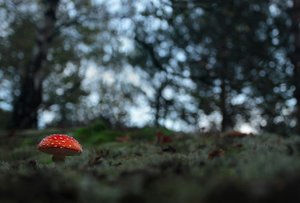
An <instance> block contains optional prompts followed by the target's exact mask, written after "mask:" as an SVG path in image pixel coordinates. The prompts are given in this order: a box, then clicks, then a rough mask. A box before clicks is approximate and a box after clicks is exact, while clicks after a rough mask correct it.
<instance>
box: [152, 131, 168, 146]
mask: <svg viewBox="0 0 300 203" xmlns="http://www.w3.org/2000/svg"><path fill="white" fill-rule="evenodd" d="M170 142H172V137H171V136H168V135H164V134H163V133H162V132H161V131H158V132H157V133H156V143H157V144H158V145H161V144H166V143H170Z"/></svg>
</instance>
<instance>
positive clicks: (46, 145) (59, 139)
mask: <svg viewBox="0 0 300 203" xmlns="http://www.w3.org/2000/svg"><path fill="white" fill-rule="evenodd" d="M38 150H40V151H42V152H45V153H48V154H53V155H60V156H74V155H79V154H81V152H82V151H83V150H82V147H81V145H80V144H79V142H78V141H77V140H75V139H74V138H73V137H71V136H68V135H63V134H54V135H49V136H47V137H45V138H44V139H42V141H41V142H40V143H39V144H38Z"/></svg>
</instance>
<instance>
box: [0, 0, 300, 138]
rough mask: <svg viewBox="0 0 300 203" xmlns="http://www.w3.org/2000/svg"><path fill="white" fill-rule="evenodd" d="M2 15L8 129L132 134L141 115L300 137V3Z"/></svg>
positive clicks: (92, 6) (159, 122) (23, 6)
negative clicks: (118, 129) (122, 128)
mask: <svg viewBox="0 0 300 203" xmlns="http://www.w3.org/2000/svg"><path fill="white" fill-rule="evenodd" d="M0 13H1V15H0V18H1V24H0V26H1V30H2V31H0V37H1V41H0V59H1V60H0V67H1V69H0V78H1V82H0V93H1V94H0V104H1V106H0V107H1V108H2V111H1V112H0V114H1V115H4V114H5V115H6V114H9V115H10V116H8V117H7V118H9V117H11V120H10V122H7V121H6V122H4V124H3V125H5V126H6V127H11V128H20V129H23V128H35V127H37V125H38V122H39V118H40V117H41V115H43V114H44V113H45V112H48V113H49V112H51V113H54V115H55V116H54V119H53V120H52V124H51V125H55V126H70V125H80V124H82V123H86V122H88V121H90V120H94V119H97V118H102V119H103V118H105V119H106V120H109V121H110V123H112V124H114V125H115V126H119V125H130V124H132V123H131V121H130V120H134V119H133V118H132V115H131V114H132V109H133V107H138V109H139V110H140V111H142V112H147V114H149V117H148V120H146V121H147V122H148V123H151V124H153V125H155V126H167V127H175V126H178V125H179V126H187V128H185V129H195V127H197V126H198V125H199V123H201V122H203V121H205V120H209V121H208V122H211V119H207V118H208V117H210V118H211V117H212V118H213V119H212V121H213V122H216V123H217V127H218V129H219V130H222V131H225V130H228V129H231V128H234V127H236V126H237V125H240V124H242V123H244V122H247V123H250V124H251V125H253V126H254V127H256V128H258V129H263V130H266V131H270V132H278V133H298V134H300V124H299V123H300V122H299V121H300V110H299V109H300V82H299V79H298V78H299V77H300V62H299V60H300V52H299V50H300V43H299V42H300V32H299V22H300V15H299V13H300V1H299V0H288V1H278V0H267V1H260V0H250V1H249V0H229V1H221V0H219V1H214V3H212V2H210V1H207V0H198V1H179V0H161V1H157V0H151V1H129V0H115V1H109V2H106V1H92V0H90V1H79V0H78V1H70V0H52V1H36V0H30V1H3V0H2V1H0ZM147 109H148V110H147ZM135 119H136V120H139V118H135ZM204 123H207V121H205V122H204ZM208 125H209V124H208ZM211 125H212V126H213V125H214V124H213V123H212V124H211Z"/></svg>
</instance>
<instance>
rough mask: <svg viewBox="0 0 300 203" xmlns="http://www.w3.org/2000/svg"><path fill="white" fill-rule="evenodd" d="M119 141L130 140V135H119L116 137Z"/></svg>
mask: <svg viewBox="0 0 300 203" xmlns="http://www.w3.org/2000/svg"><path fill="white" fill-rule="evenodd" d="M116 141H117V142H129V141H130V137H129V136H128V135H123V136H119V137H117V138H116Z"/></svg>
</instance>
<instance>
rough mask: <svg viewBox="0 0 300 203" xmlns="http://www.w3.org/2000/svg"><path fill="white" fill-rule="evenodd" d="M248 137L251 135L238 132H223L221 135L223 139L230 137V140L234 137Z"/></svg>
mask: <svg viewBox="0 0 300 203" xmlns="http://www.w3.org/2000/svg"><path fill="white" fill-rule="evenodd" d="M249 135H252V134H248V133H242V132H240V131H228V132H225V133H224V134H223V136H224V137H232V138H234V137H239V138H241V137H246V136H249Z"/></svg>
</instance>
